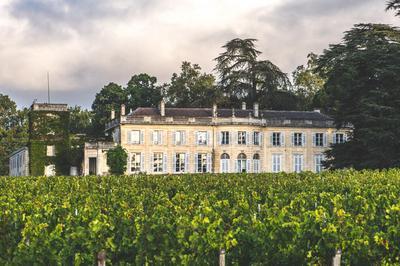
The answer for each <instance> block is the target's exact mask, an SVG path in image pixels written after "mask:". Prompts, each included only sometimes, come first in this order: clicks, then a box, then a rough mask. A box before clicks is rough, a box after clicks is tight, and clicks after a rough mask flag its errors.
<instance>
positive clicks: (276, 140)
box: [271, 132, 284, 147]
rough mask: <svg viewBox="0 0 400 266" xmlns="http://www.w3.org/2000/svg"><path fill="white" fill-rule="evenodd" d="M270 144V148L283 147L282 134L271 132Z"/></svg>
mask: <svg viewBox="0 0 400 266" xmlns="http://www.w3.org/2000/svg"><path fill="white" fill-rule="evenodd" d="M271 143H272V146H276V147H279V146H283V145H284V137H283V133H281V132H273V133H272V135H271Z"/></svg>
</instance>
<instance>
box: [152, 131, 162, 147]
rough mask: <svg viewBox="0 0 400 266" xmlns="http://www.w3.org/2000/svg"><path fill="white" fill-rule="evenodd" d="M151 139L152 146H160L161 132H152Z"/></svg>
mask: <svg viewBox="0 0 400 266" xmlns="http://www.w3.org/2000/svg"><path fill="white" fill-rule="evenodd" d="M152 139H153V144H154V145H160V144H162V131H160V130H155V131H153V133H152Z"/></svg>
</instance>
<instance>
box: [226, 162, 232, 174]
mask: <svg viewBox="0 0 400 266" xmlns="http://www.w3.org/2000/svg"><path fill="white" fill-rule="evenodd" d="M225 167H226V172H227V173H231V172H233V171H232V170H231V159H227V160H226V166H225Z"/></svg>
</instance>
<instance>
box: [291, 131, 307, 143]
mask: <svg viewBox="0 0 400 266" xmlns="http://www.w3.org/2000/svg"><path fill="white" fill-rule="evenodd" d="M304 145H305V134H304V133H293V146H304Z"/></svg>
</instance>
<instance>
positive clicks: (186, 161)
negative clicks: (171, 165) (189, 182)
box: [185, 153, 189, 173]
mask: <svg viewBox="0 0 400 266" xmlns="http://www.w3.org/2000/svg"><path fill="white" fill-rule="evenodd" d="M188 170H189V153H185V173H187V172H188Z"/></svg>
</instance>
